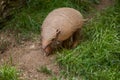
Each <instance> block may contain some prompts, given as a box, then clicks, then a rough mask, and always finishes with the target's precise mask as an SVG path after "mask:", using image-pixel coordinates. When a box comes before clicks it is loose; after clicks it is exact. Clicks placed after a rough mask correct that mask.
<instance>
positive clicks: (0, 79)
mask: <svg viewBox="0 0 120 80" xmlns="http://www.w3.org/2000/svg"><path fill="white" fill-rule="evenodd" d="M0 80H19V78H18V71H17V70H16V68H15V67H12V66H10V65H6V64H5V65H3V66H0Z"/></svg>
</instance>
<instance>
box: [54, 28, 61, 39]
mask: <svg viewBox="0 0 120 80" xmlns="http://www.w3.org/2000/svg"><path fill="white" fill-rule="evenodd" d="M59 34H60V30H59V29H57V30H56V38H55V39H57V38H58V36H59Z"/></svg>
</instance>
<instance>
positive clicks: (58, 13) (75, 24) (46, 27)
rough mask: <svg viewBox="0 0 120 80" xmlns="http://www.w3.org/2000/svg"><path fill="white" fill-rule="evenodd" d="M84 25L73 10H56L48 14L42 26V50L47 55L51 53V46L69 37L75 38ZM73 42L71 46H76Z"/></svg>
mask: <svg viewBox="0 0 120 80" xmlns="http://www.w3.org/2000/svg"><path fill="white" fill-rule="evenodd" d="M83 23H84V19H83V16H82V15H81V13H80V12H79V11H77V10H75V9H73V8H58V9H55V10H53V11H52V12H50V13H49V14H48V16H47V17H46V18H45V20H44V22H43V24H42V29H41V30H42V31H41V37H42V49H43V50H44V51H45V53H46V54H47V55H48V54H50V53H51V51H52V47H51V44H53V43H54V42H56V41H58V42H65V40H67V39H69V38H70V37H71V36H73V37H75V36H76V35H77V34H78V30H79V29H81V27H82V25H83ZM76 41H77V40H74V41H73V46H75V45H77V42H76Z"/></svg>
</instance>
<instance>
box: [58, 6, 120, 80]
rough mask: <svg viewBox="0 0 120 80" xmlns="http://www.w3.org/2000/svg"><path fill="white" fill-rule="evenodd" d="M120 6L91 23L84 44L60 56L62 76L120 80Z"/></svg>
mask: <svg viewBox="0 0 120 80" xmlns="http://www.w3.org/2000/svg"><path fill="white" fill-rule="evenodd" d="M119 13H120V6H118V5H115V6H114V7H110V8H108V9H107V10H105V11H103V12H102V13H100V14H99V13H98V14H97V16H96V17H95V18H94V19H92V20H90V21H89V23H88V24H86V25H85V26H84V28H83V30H82V31H83V34H84V40H83V41H82V42H81V44H80V45H79V46H78V47H77V48H75V49H73V50H63V51H61V52H59V57H58V63H59V65H60V66H61V68H62V72H61V73H62V76H64V77H65V76H67V78H68V80H69V79H72V80H74V79H73V78H75V79H78V80H80V79H82V80H119V79H120V15H119Z"/></svg>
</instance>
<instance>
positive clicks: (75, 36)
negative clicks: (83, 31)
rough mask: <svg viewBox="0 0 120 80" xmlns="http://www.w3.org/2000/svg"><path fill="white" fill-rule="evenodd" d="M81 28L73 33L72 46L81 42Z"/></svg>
mask: <svg viewBox="0 0 120 80" xmlns="http://www.w3.org/2000/svg"><path fill="white" fill-rule="evenodd" d="M80 37H81V35H80V29H79V30H77V31H76V32H75V33H74V34H73V44H72V48H75V47H76V46H77V45H78V44H79V42H80Z"/></svg>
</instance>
